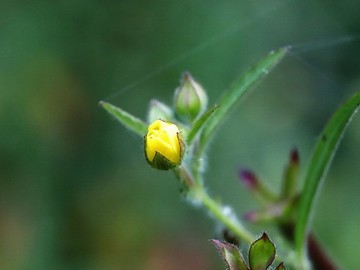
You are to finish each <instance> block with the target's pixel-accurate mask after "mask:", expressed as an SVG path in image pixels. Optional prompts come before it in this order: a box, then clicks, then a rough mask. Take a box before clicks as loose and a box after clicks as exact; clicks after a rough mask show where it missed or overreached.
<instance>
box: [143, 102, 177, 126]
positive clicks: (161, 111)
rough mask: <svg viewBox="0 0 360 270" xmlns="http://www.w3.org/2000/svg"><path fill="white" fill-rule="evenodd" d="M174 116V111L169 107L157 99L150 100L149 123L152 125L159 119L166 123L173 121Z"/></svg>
mask: <svg viewBox="0 0 360 270" xmlns="http://www.w3.org/2000/svg"><path fill="white" fill-rule="evenodd" d="M173 116H174V113H173V111H172V110H171V108H169V107H168V106H167V105H165V104H164V103H162V102H160V101H158V100H156V99H152V100H150V104H149V110H148V115H147V120H148V123H152V122H154V121H156V120H158V119H161V120H164V121H171V119H172V118H173Z"/></svg>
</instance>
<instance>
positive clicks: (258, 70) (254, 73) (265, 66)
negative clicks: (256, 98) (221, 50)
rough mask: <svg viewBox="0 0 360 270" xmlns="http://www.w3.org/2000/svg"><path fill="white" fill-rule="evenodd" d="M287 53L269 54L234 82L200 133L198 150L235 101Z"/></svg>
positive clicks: (282, 51)
mask: <svg viewBox="0 0 360 270" xmlns="http://www.w3.org/2000/svg"><path fill="white" fill-rule="evenodd" d="M287 51H288V48H287V47H284V48H280V49H278V50H276V51H272V52H270V53H269V54H268V55H267V56H265V58H263V59H262V60H260V61H259V62H258V63H257V64H256V65H255V66H254V67H253V68H252V69H250V70H249V71H248V72H247V73H245V74H244V75H243V76H241V77H240V78H239V79H238V80H236V81H235V82H234V84H233V85H232V86H231V87H230V89H229V90H228V91H227V92H226V93H225V95H224V96H223V97H222V98H221V99H220V101H219V102H218V104H219V109H218V110H216V111H215V112H214V114H213V116H212V117H211V118H210V119H209V121H207V125H206V127H204V129H203V131H202V133H201V138H200V149H201V150H202V151H203V150H205V149H204V148H205V146H206V145H207V142H208V141H209V139H210V138H211V137H212V135H213V134H214V131H215V130H216V128H217V127H218V126H219V124H220V123H221V122H222V120H223V119H224V117H225V116H226V115H227V114H228V113H229V112H230V111H231V110H232V109H233V108H234V106H235V105H236V103H237V101H238V100H239V99H240V98H241V97H243V96H244V94H246V93H247V92H248V90H250V89H251V87H252V86H253V85H254V84H255V83H256V82H258V81H259V80H260V79H261V78H263V77H264V76H265V75H266V74H268V73H269V72H270V71H271V70H272V68H274V67H275V66H276V65H277V64H278V63H279V62H280V61H281V60H282V59H283V58H284V56H285V55H286V53H287Z"/></svg>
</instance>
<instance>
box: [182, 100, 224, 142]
mask: <svg viewBox="0 0 360 270" xmlns="http://www.w3.org/2000/svg"><path fill="white" fill-rule="evenodd" d="M218 108H219V106H218V105H215V106H213V107H212V108H210V109H209V110H208V111H206V112H205V113H204V114H203V115H202V116H201V117H200V118H199V119H197V120H196V121H195V122H194V124H193V125H192V127H191V130H190V132H189V134H188V136H187V144H188V145H191V143H192V141H193V140H194V139H195V137H196V135H197V134H198V133H199V131H200V130H201V129H202V128H203V127H204V126H205V125H206V124H207V122H208V121H209V119H210V118H211V116H212V115H213V113H214V112H215V111H216V109H218Z"/></svg>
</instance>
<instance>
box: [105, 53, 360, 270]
mask: <svg viewBox="0 0 360 270" xmlns="http://www.w3.org/2000/svg"><path fill="white" fill-rule="evenodd" d="M288 50H290V49H289V48H281V49H279V50H277V51H272V52H270V53H269V55H267V56H266V57H265V58H263V59H262V60H261V61H259V62H258V63H257V64H256V65H255V66H254V67H253V68H252V69H250V70H249V71H248V72H247V73H245V74H244V75H243V76H241V77H240V78H239V79H238V80H236V81H235V83H234V84H233V85H232V86H231V87H230V89H229V90H228V91H227V92H225V94H224V95H223V96H222V98H221V99H220V100H219V102H218V103H217V105H215V106H214V107H213V108H210V109H209V110H207V111H206V107H207V100H208V98H207V94H206V92H205V90H204V89H203V88H202V86H200V85H199V84H198V83H197V82H196V81H195V80H194V79H193V78H192V77H191V75H190V74H189V73H185V74H184V77H183V80H182V83H181V86H180V87H179V88H178V89H177V90H176V92H175V98H174V109H173V112H172V113H171V109H170V107H168V106H167V105H161V106H160V108H154V106H153V102H152V103H151V104H150V106H149V108H150V109H149V112H148V115H149V116H150V115H151V116H153V115H154V113H153V110H154V109H156V110H157V112H158V115H157V116H158V119H151V117H148V119H150V120H153V121H154V122H152V123H148V125H149V126H148V128H146V125H147V124H146V123H145V122H143V121H142V120H140V119H138V118H136V117H135V116H132V115H131V114H129V113H128V112H126V111H124V110H122V109H120V108H117V107H115V106H113V105H111V104H109V103H107V102H100V104H101V105H102V106H103V107H104V109H106V110H107V111H108V112H109V113H110V114H111V115H113V116H114V117H115V118H116V119H117V120H118V121H120V123H122V124H123V125H124V126H125V127H127V128H129V129H130V130H132V131H133V132H135V133H137V134H138V135H143V136H144V151H145V153H144V154H145V156H146V160H147V161H148V162H149V164H150V165H151V166H152V167H153V168H155V169H159V170H170V169H172V170H173V171H174V173H175V175H176V176H177V178H178V179H179V181H180V183H181V184H182V186H183V188H182V190H183V193H184V194H185V197H186V198H187V200H188V201H189V202H191V203H192V204H193V205H195V206H201V207H203V208H205V209H206V210H207V211H208V212H209V214H210V216H211V217H213V218H214V219H215V220H216V221H218V222H219V223H220V224H222V226H224V229H223V230H224V231H227V233H229V234H230V235H234V237H235V239H236V240H234V239H232V240H231V241H233V242H236V243H242V244H243V245H244V244H251V246H250V248H249V255H248V260H249V262H248V263H246V262H245V259H244V258H245V257H246V256H244V255H242V254H241V252H240V250H239V249H238V247H237V246H235V245H234V244H233V243H227V242H226V241H225V242H220V241H218V240H213V242H214V244H215V245H216V247H217V248H218V249H219V251H220V254H221V256H222V257H223V258H224V261H225V262H226V264H227V267H228V269H229V270H249V269H250V270H266V269H269V267H270V266H271V264H272V263H273V261H274V259H275V255H276V248H275V245H274V244H273V243H272V242H271V240H270V239H269V237H268V235H267V234H266V233H263V235H262V236H261V237H260V238H259V239H257V240H256V239H255V237H254V236H253V235H252V233H251V232H250V231H248V229H246V227H244V225H243V223H244V222H243V221H241V220H240V219H238V218H237V217H236V215H235V214H234V211H233V209H232V208H231V207H230V206H225V205H223V204H222V203H220V202H219V201H217V200H214V199H213V198H212V197H211V196H210V195H209V194H208V191H207V189H206V188H205V182H206V181H205V180H204V177H203V175H204V171H205V169H204V168H206V167H207V166H206V164H203V163H204V162H205V160H206V156H205V151H206V149H207V147H208V145H209V143H210V140H211V138H212V137H213V135H214V133H215V131H216V130H217V129H218V127H219V126H220V125H221V124H222V122H223V120H224V118H225V116H227V115H228V114H229V112H231V111H232V109H233V107H234V106H235V105H236V103H237V102H238V101H239V99H240V98H241V97H243V96H244V94H245V93H246V92H248V91H249V90H250V89H251V88H252V86H253V85H254V84H255V83H256V82H257V81H259V80H260V79H261V78H262V77H264V75H266V74H268V73H269V72H270V71H271V70H272V69H273V67H275V66H276V65H277V64H278V63H279V62H281V60H282V59H283V58H284V56H285V55H286V54H287V52H288ZM159 104H160V103H159ZM359 106H360V92H359V93H357V94H355V95H354V96H353V97H352V98H350V99H349V100H348V101H347V102H346V103H345V104H344V105H343V106H341V107H340V108H339V109H338V110H337V111H336V113H335V114H334V115H333V117H332V118H331V119H330V121H329V122H328V124H327V126H326V127H325V129H324V130H323V132H322V134H321V136H320V137H319V139H318V142H317V144H316V145H315V147H314V150H313V155H312V158H311V161H310V164H309V167H308V169H307V173H306V178H305V182H304V183H305V184H304V187H303V190H302V191H301V193H300V194H298V193H297V181H298V172H299V154H298V152H297V150H293V151H292V153H291V155H290V161H289V164H288V166H287V167H286V170H285V173H284V178H283V183H282V190H281V192H279V194H272V191H270V190H268V188H267V187H266V186H265V185H264V184H263V183H262V182H261V181H259V179H257V177H256V176H255V175H254V174H253V173H252V172H250V171H241V172H240V177H241V178H242V179H243V180H244V182H245V184H246V185H247V186H248V187H249V189H250V190H251V191H252V192H253V193H254V194H256V197H257V198H258V199H260V201H261V202H263V204H264V208H263V209H262V210H261V211H259V212H252V213H249V214H248V215H247V219H248V220H249V221H252V222H259V221H264V220H266V221H272V222H273V223H275V224H276V225H277V226H279V228H280V229H281V231H282V233H283V237H284V238H285V239H286V240H288V241H289V242H290V243H291V246H292V247H291V246H288V247H282V246H280V245H278V249H280V250H281V251H282V252H281V253H282V254H285V255H283V256H284V258H282V259H281V260H282V261H284V260H286V263H287V264H288V265H291V268H292V269H297V270H310V269H314V270H322V269H327V270H331V269H338V268H337V267H336V266H335V264H334V263H333V262H332V260H331V259H329V258H328V257H327V255H325V253H324V251H323V250H322V248H321V247H320V245H319V244H318V243H317V242H316V240H315V239H314V236H313V235H311V234H309V230H310V217H311V216H312V213H313V212H314V210H313V209H314V205H315V204H314V202H315V197H316V196H317V195H318V193H320V190H321V186H322V182H323V181H324V178H325V175H326V171H327V170H328V168H329V165H330V164H331V161H332V159H333V157H334V154H335V152H336V150H337V146H338V145H339V142H340V140H341V138H342V135H343V132H344V130H345V129H346V127H347V125H348V124H349V122H350V120H351V118H352V116H353V114H354V113H355V112H356V110H357V109H358V107H359ZM162 108H166V109H162ZM175 115H176V116H177V117H178V118H176V117H174V116H175ZM181 119H184V120H185V121H186V122H181ZM167 121H168V122H167ZM178 126H179V128H178ZM146 129H147V132H146V134H145V131H146ZM254 136H256V134H255V135H254ZM182 138H184V140H185V142H184V141H183V139H182ZM185 146H186V147H185ZM219 154H221V153H219ZM184 155H185V158H184V161H182V159H183V156H184ZM263 230H267V228H266V227H264V228H263ZM285 239H282V241H281V242H285ZM225 240H228V239H225ZM243 248H244V247H243ZM276 269H278V270H280V269H286V267H285V266H284V264H283V262H280V264H279V265H278V266H277V267H276Z"/></svg>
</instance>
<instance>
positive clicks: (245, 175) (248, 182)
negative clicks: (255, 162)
mask: <svg viewBox="0 0 360 270" xmlns="http://www.w3.org/2000/svg"><path fill="white" fill-rule="evenodd" d="M239 177H240V179H241V180H242V182H243V183H244V184H245V186H246V187H248V188H250V189H253V188H255V187H256V186H257V184H258V180H257V177H256V176H255V174H254V173H253V172H252V171H250V170H247V169H240V170H239Z"/></svg>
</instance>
